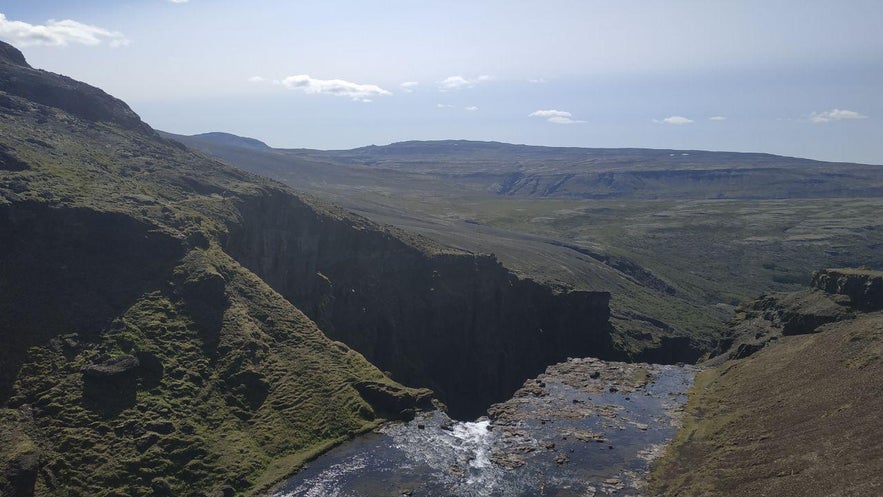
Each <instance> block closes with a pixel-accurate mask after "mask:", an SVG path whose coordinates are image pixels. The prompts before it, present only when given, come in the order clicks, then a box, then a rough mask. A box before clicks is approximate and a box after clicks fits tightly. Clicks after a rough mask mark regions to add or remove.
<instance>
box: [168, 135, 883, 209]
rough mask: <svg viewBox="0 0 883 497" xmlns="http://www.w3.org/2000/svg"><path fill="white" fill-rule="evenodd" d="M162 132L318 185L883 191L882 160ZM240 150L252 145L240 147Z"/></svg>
mask: <svg viewBox="0 0 883 497" xmlns="http://www.w3.org/2000/svg"><path fill="white" fill-rule="evenodd" d="M164 136H168V137H170V138H174V139H176V140H179V141H181V142H183V143H185V144H187V145H189V146H192V147H194V148H197V149H200V150H203V151H204V152H207V153H209V154H212V155H215V156H217V157H219V158H222V159H225V160H228V161H229V162H231V163H233V164H236V165H237V166H239V167H241V168H243V169H246V170H249V171H251V172H254V173H257V174H261V175H264V176H269V177H272V178H276V179H281V180H283V181H285V178H296V179H297V182H298V184H300V185H307V184H313V185H317V186H318V187H321V185H323V184H324V185H328V184H340V185H344V184H348V185H351V186H360V187H365V186H369V185H385V186H386V187H393V188H401V189H403V190H407V189H408V188H410V186H409V184H410V183H411V181H412V180H413V181H419V180H421V179H425V178H427V177H430V178H436V179H439V180H440V181H442V182H445V183H447V184H448V185H449V186H448V188H454V189H463V188H465V189H468V190H472V191H477V192H489V193H493V194H497V195H527V196H537V197H555V198H575V199H615V198H632V199H722V198H731V199H752V198H757V199H760V198H763V199H773V198H782V199H785V198H836V197H850V196H883V166H879V165H869V164H854V163H841V162H824V161H817V160H812V159H802V158H795V157H785V156H778V155H772V154H765V153H745V152H713V151H703V150H674V149H642V148H577V147H544V146H533V145H516V144H508V143H500V142H478V141H468V140H440V141H405V142H398V143H392V144H390V145H383V146H376V145H371V146H367V147H360V148H355V149H352V150H311V149H273V148H264V147H262V146H260V145H264V144H263V143H262V142H258V143H260V145H257V144H255V143H254V142H253V141H252V140H253V139H246V138H240V137H232V136H229V135H226V134H219V135H218V134H213V133H210V134H204V135H194V136H189V137H188V136H180V135H171V134H165V135H164ZM243 149H247V150H248V151H249V152H253V151H255V150H257V151H259V152H260V153H257V154H253V153H249V154H243V153H242V150H243ZM368 170H370V171H371V172H370V174H369V173H368ZM396 185H399V186H396ZM439 186H440V185H439ZM444 188H445V187H443V186H441V187H440V189H441V190H444Z"/></svg>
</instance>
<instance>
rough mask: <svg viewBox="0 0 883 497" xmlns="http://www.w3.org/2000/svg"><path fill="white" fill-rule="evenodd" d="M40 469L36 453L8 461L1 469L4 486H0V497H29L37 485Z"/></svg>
mask: <svg viewBox="0 0 883 497" xmlns="http://www.w3.org/2000/svg"><path fill="white" fill-rule="evenodd" d="M39 469H40V455H39V454H38V453H37V452H26V453H24V454H20V455H18V456H17V457H16V458H15V459H13V460H12V461H9V462H8V463H7V465H6V467H5V468H2V471H3V473H2V475H3V478H4V479H5V480H6V481H5V485H2V486H0V495H3V496H8V497H31V496H33V495H34V486H35V485H36V483H37V471H38V470H39Z"/></svg>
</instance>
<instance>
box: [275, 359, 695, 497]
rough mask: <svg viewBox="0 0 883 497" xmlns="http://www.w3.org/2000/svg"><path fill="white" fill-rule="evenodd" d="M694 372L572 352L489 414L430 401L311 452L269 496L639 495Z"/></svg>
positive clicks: (668, 435) (673, 430)
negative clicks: (466, 417) (454, 413)
mask: <svg viewBox="0 0 883 497" xmlns="http://www.w3.org/2000/svg"><path fill="white" fill-rule="evenodd" d="M556 368H557V369H556ZM645 373H646V374H645ZM694 373H695V370H694V369H693V368H690V367H676V366H659V365H646V364H644V365H633V364H623V363H609V362H603V361H597V360H594V359H573V360H570V361H568V362H567V363H562V364H561V365H556V366H552V367H550V368H549V370H547V372H546V373H545V374H543V375H541V376H540V377H539V378H538V379H535V380H529V381H528V382H526V383H525V388H523V389H522V390H519V392H517V393H516V395H515V397H513V399H512V400H510V401H507V402H506V403H503V404H500V405H497V406H494V407H492V408H491V409H490V412H491V414H492V415H493V420H490V419H487V418H482V419H479V420H477V421H470V422H458V421H452V420H451V419H449V418H448V417H447V416H446V415H445V414H444V413H443V412H440V411H434V412H430V413H424V414H422V415H418V417H417V418H416V419H415V420H413V421H411V422H408V423H392V424H388V425H386V426H384V427H383V428H381V429H379V430H377V431H376V432H374V433H370V434H367V435H365V436H362V437H359V438H357V439H355V440H353V441H350V442H347V443H345V444H343V445H341V446H339V447H336V448H335V449H332V450H331V451H329V452H328V453H326V454H324V455H323V456H321V457H319V458H318V459H316V460H315V461H313V462H311V463H310V464H308V465H307V466H305V467H304V469H302V470H301V471H300V472H299V473H297V474H296V475H294V476H293V477H292V478H290V479H289V480H288V481H287V482H285V483H284V484H283V485H282V486H281V487H279V490H277V491H276V492H275V493H274V494H273V497H295V496H297V497H367V496H390V497H393V496H394V497H399V496H413V497H419V496H464V497H472V496H475V497H498V496H499V497H503V496H505V497H517V496H532V497H533V496H561V497H564V496H596V495H597V496H600V495H642V491H643V488H644V484H645V477H646V473H647V469H648V465H649V461H650V460H651V459H652V458H653V457H655V456H656V455H657V454H658V453H659V452H660V451H661V449H662V447H663V446H664V444H665V443H666V442H668V441H670V440H671V439H672V438H673V437H674V435H675V433H676V431H677V426H678V413H679V412H680V409H681V408H682V406H683V404H684V402H685V401H686V396H685V394H686V390H687V389H688V388H689V387H690V385H691V384H692V380H693V375H694ZM642 378H643V380H641V379H642Z"/></svg>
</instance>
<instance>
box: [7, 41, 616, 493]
mask: <svg viewBox="0 0 883 497" xmlns="http://www.w3.org/2000/svg"><path fill="white" fill-rule="evenodd" d="M90 102H91V103H90ZM0 240H2V241H3V243H2V244H0V343H3V344H4V347H3V348H2V349H0V491H2V493H3V495H31V493H36V494H37V495H71V496H75V495H151V494H152V495H194V496H196V495H205V494H208V493H213V494H214V495H224V496H228V495H241V494H248V493H251V492H253V491H254V490H255V489H257V488H260V487H262V486H263V485H266V484H268V483H270V482H272V481H274V480H276V479H278V478H280V477H282V476H283V475H284V474H286V473H287V472H289V471H291V470H292V469H293V468H295V467H296V466H297V465H298V464H299V463H300V462H302V461H303V460H304V458H305V457H308V456H309V455H310V454H313V453H315V452H316V451H318V450H321V449H322V448H323V447H327V446H328V445H329V444H332V443H335V442H337V441H339V440H341V439H342V438H345V437H347V436H352V435H353V434H354V433H356V432H359V431H362V430H365V429H368V428H370V427H372V426H375V425H376V424H377V423H378V422H379V421H380V420H382V419H389V418H392V417H401V416H409V415H411V413H412V409H414V408H416V407H420V406H425V405H426V404H427V402H428V399H429V392H428V391H427V390H423V389H421V390H417V389H409V388H406V387H403V386H402V385H400V384H398V383H396V382H394V381H393V380H391V379H389V378H388V377H387V376H386V375H384V374H383V373H382V372H381V371H380V370H379V369H377V368H376V367H374V366H373V365H372V364H370V363H369V362H368V361H367V360H366V359H365V357H364V356H363V355H361V354H360V353H358V352H356V351H354V350H353V349H351V348H350V347H348V346H346V345H344V344H342V343H339V342H334V341H332V340H330V339H329V338H328V337H326V336H325V335H324V334H323V333H322V332H321V331H320V330H319V328H318V327H317V326H316V324H314V322H313V321H312V320H310V319H309V318H308V317H307V316H305V315H304V314H303V313H301V312H300V310H298V309H297V308H296V307H295V305H297V306H299V307H302V308H303V309H305V310H306V311H307V312H308V313H309V314H310V315H312V316H313V317H315V318H316V320H318V321H319V322H320V324H321V325H322V326H327V327H328V330H329V334H331V335H332V336H334V337H340V338H345V339H346V340H348V341H349V342H351V343H352V344H353V345H354V346H357V347H359V348H360V349H362V350H364V351H365V353H366V354H368V355H370V356H371V358H373V359H375V360H377V361H378V363H381V364H382V365H383V367H384V368H386V369H389V370H391V371H392V372H393V373H394V374H395V375H396V377H400V378H406V379H408V380H414V381H415V382H417V384H424V385H435V386H437V387H438V388H439V389H440V391H441V392H443V394H444V396H445V400H448V401H449V402H450V403H451V404H452V406H457V407H458V408H461V409H462V410H463V411H462V412H474V410H475V409H476V406H478V405H479V404H481V403H488V404H489V403H490V402H491V401H492V400H496V399H499V398H502V397H503V396H505V394H507V393H509V391H512V390H514V389H515V388H516V387H517V386H518V385H519V384H520V383H521V382H522V381H523V380H524V379H525V378H527V377H529V376H531V375H534V374H535V373H536V372H538V371H539V370H541V369H542V368H543V367H544V366H545V365H547V364H548V363H551V362H555V361H557V360H560V359H563V358H564V357H566V356H567V355H577V354H587V355H588V354H594V353H598V354H607V353H611V347H610V345H609V337H608V324H607V315H608V310H607V306H606V303H607V299H608V298H609V296H608V295H607V294H606V293H592V292H569V291H566V290H552V289H550V288H547V287H544V286H541V285H538V284H536V283H533V282H530V281H525V280H520V279H518V278H516V277H514V276H513V275H512V274H510V273H509V272H508V271H507V270H505V269H504V268H502V267H501V266H500V265H499V264H498V263H497V262H496V261H495V260H494V259H493V258H492V257H485V256H475V255H472V254H466V253H453V252H444V251H441V250H438V249H436V248H434V247H432V246H431V245H430V244H429V243H428V242H426V241H425V240H420V239H417V238H414V237H408V236H405V235H404V234H402V233H399V232H396V231H391V230H388V229H384V228H381V227H378V226H377V225H374V224H372V223H370V222H368V221H366V220H364V219H361V218H358V217H356V216H352V215H350V214H347V213H345V212H342V211H339V210H337V209H334V208H331V207H326V206H322V205H319V204H318V203H316V202H314V201H312V200H305V199H302V198H299V197H297V196H295V195H294V194H293V193H292V192H291V191H290V190H288V189H287V188H285V187H284V186H281V185H278V184H275V183H271V182H268V181H266V180H262V179H260V178H257V177H254V176H251V175H248V174H245V173H242V172H239V171H236V170H234V169H232V168H230V167H228V166H225V165H223V164H220V163H218V162H216V161H212V160H209V159H207V158H205V157H204V156H201V155H199V154H196V153H194V152H192V151H190V150H187V149H186V148H184V147H183V146H181V145H180V144H177V143H175V142H170V141H167V140H163V139H161V138H160V137H158V136H157V135H156V134H155V133H154V132H153V130H151V129H150V128H149V127H147V126H146V125H145V124H143V123H142V122H141V121H140V119H138V117H137V115H135V114H134V113H133V112H132V111H131V110H130V109H129V108H128V107H127V106H126V105H125V104H124V103H122V102H120V101H119V100H116V99H113V98H112V97H110V96H108V95H106V94H104V93H103V92H101V91H100V90H97V89H95V88H92V87H89V86H87V85H84V84H82V83H77V82H75V81H72V80H70V79H68V78H64V77H61V76H57V75H53V74H51V73H46V72H44V71H39V70H35V69H32V68H30V67H29V66H28V65H27V63H26V62H25V61H24V58H23V57H22V56H21V54H20V53H19V52H18V51H17V50H15V49H14V48H12V47H10V46H8V45H5V44H2V43H0ZM260 277H263V278H265V280H266V281H264V280H262V279H260ZM280 293H281V294H280ZM507 389H508V390H507Z"/></svg>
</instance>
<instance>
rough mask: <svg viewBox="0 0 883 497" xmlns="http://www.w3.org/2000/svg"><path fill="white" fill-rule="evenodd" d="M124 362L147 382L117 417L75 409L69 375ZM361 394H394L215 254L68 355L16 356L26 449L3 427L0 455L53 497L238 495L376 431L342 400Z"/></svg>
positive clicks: (198, 259) (76, 394) (372, 420)
mask: <svg viewBox="0 0 883 497" xmlns="http://www.w3.org/2000/svg"><path fill="white" fill-rule="evenodd" d="M217 277H220V278H222V281H223V286H222V287H221V293H222V295H223V299H220V300H217V299H215V300H211V299H210V301H211V302H214V304H216V305H217V306H218V307H216V308H213V309H206V308H199V309H194V307H193V299H194V297H192V296H186V297H185V296H184V295H185V294H187V292H186V291H183V288H184V287H186V286H188V285H197V286H199V285H200V284H201V283H200V282H205V281H206V280H207V279H208V280H211V279H214V278H217ZM216 291H217V289H213V290H211V291H210V293H212V292H216ZM214 297H216V296H214ZM214 297H212V298H214ZM203 304H205V302H202V303H201V304H200V305H203ZM205 312H212V313H215V314H217V316H219V319H218V321H217V323H218V325H219V329H218V330H212V331H211V332H207V331H206V330H205V329H204V325H205V322H203V321H197V320H196V319H194V314H200V313H205ZM126 354H142V357H143V356H144V354H149V356H150V357H153V358H155V359H156V360H157V361H158V363H160V364H161V372H160V373H159V374H160V378H159V379H158V381H156V378H154V381H147V379H146V378H145V375H144V374H142V376H141V377H139V380H138V383H137V385H136V386H134V387H133V388H136V391H135V392H133V402H132V404H131V405H127V406H125V407H124V408H122V409H120V410H115V411H112V412H107V411H104V410H102V409H101V408H100V407H101V406H100V405H94V404H90V403H89V402H86V399H84V395H83V376H82V373H81V370H82V369H83V368H84V367H85V366H87V365H89V364H95V363H98V362H100V361H102V360H106V359H107V358H112V357H117V356H121V355H126ZM139 367H140V366H139ZM153 374H154V375H155V374H156V372H155V371H154V373H153ZM245 377H247V378H252V380H243V378H245ZM254 378H260V381H261V382H263V384H264V385H265V386H266V391H265V392H263V394H262V396H260V398H258V399H255V398H248V397H247V396H249V395H253V393H254V384H253V383H248V381H252V382H253V381H254ZM361 381H374V382H381V383H384V382H385V383H389V384H390V385H393V383H392V382H391V381H390V380H389V379H388V378H386V377H385V376H384V375H383V373H381V372H380V371H379V370H377V369H376V368H374V367H373V366H372V365H371V364H369V363H368V362H367V361H366V360H365V359H364V358H363V357H362V356H361V355H359V354H357V353H356V352H354V351H352V350H350V349H348V348H346V347H342V346H341V345H340V344H339V343H334V342H332V341H330V340H329V339H327V338H326V337H325V336H324V335H323V334H322V333H321V332H320V331H319V330H318V328H316V326H315V325H314V324H313V323H312V322H311V321H309V319H307V318H306V317H305V316H304V315H303V314H302V313H300V311H298V310H297V309H295V308H294V307H293V306H292V305H291V304H290V303H288V302H287V301H286V300H285V299H283V298H282V297H280V296H279V295H278V294H276V293H275V292H273V291H272V290H271V289H270V288H269V287H267V285H266V284H264V283H263V282H262V281H261V280H260V279H258V278H257V277H255V276H254V275H252V274H251V273H249V272H248V271H247V270H245V269H243V268H241V267H240V266H239V265H238V264H237V263H236V262H234V261H233V260H232V259H230V258H229V257H228V256H226V255H225V254H224V253H223V252H222V251H221V250H220V249H218V248H217V247H211V248H209V249H207V250H202V249H195V250H193V251H191V252H190V253H189V254H188V255H187V256H186V257H185V258H184V259H183V260H182V262H181V264H180V265H179V266H178V267H176V268H175V269H174V270H173V271H172V272H171V274H169V276H168V281H167V282H166V284H164V285H163V286H162V287H161V288H156V289H154V290H152V291H149V292H147V293H145V294H144V295H143V296H142V297H141V298H140V299H138V301H137V302H135V303H134V304H133V305H132V306H131V307H130V308H128V309H127V310H126V311H125V312H124V313H123V314H122V315H121V316H119V317H118V318H117V319H116V321H115V324H114V325H113V326H112V327H111V330H110V331H109V332H108V333H107V334H105V335H102V336H101V337H100V338H98V339H97V340H95V341H92V342H87V343H84V344H83V345H82V347H81V349H80V350H79V351H78V352H77V353H76V354H75V355H73V356H70V357H69V356H66V355H65V354H64V353H63V352H62V351H59V350H53V348H52V347H48V346H43V347H33V348H32V349H31V350H30V351H29V354H28V358H27V361H26V362H25V364H24V366H23V367H22V369H21V371H20V374H19V377H18V381H17V382H16V385H15V394H14V396H13V399H12V400H11V405H12V406H13V407H18V406H25V405H31V406H33V407H34V409H35V412H36V415H35V417H34V421H33V426H32V427H31V428H30V429H31V431H32V432H33V433H34V434H35V437H36V438H35V439H34V441H31V438H29V437H27V436H24V435H18V434H21V433H22V431H21V429H17V428H15V427H14V426H13V427H12V428H10V423H9V421H8V420H6V418H8V417H9V416H5V417H4V420H6V421H3V423H2V424H0V434H2V436H4V437H6V438H4V440H6V439H9V441H10V443H4V444H2V447H3V452H2V455H3V457H4V458H8V457H14V455H15V454H17V453H19V452H20V451H22V450H30V449H29V448H33V447H36V446H39V448H40V451H41V453H42V454H43V458H44V461H45V467H46V468H47V469H48V471H49V472H51V474H53V475H54V478H55V479H56V482H57V484H59V485H60V486H59V488H63V489H64V490H63V491H64V494H65V495H102V494H104V493H107V492H117V493H118V494H120V495H144V494H148V493H150V492H153V491H157V492H165V491H166V489H167V490H168V491H169V492H171V494H172V495H203V494H204V493H205V490H206V489H211V488H216V487H218V486H221V485H230V486H231V487H233V488H234V489H236V491H237V493H240V494H245V493H248V492H250V491H252V489H254V488H256V487H266V486H268V485H270V484H271V483H273V482H275V481H277V480H278V479H280V478H282V477H284V476H286V475H288V474H290V473H291V472H292V471H294V470H295V469H296V468H297V467H298V466H299V465H301V464H302V463H303V462H304V461H305V460H307V459H308V458H309V457H311V456H312V455H314V454H317V453H319V452H321V451H323V450H325V449H327V448H328V447H329V445H330V444H334V443H337V442H339V441H341V440H343V439H346V438H348V437H349V436H350V435H352V434H354V433H359V432H362V431H364V430H367V429H371V428H373V427H375V426H376V425H377V423H378V422H379V421H380V420H381V418H380V417H379V416H376V415H375V414H374V410H373V407H372V406H371V405H369V404H368V403H367V402H365V401H364V400H363V399H362V398H361V396H360V395H359V393H358V391H357V390H356V389H355V388H354V384H356V383H358V382H361ZM243 382H246V383H243ZM245 387H248V388H245ZM405 391H408V392H409V393H410V392H412V391H411V390H409V389H405ZM107 393H108V395H110V394H111V392H107ZM104 400H108V401H109V400H110V399H104ZM96 402H97V403H98V404H100V403H101V402H102V399H101V398H99V399H97V400H96ZM3 412H4V413H14V412H16V411H13V410H9V409H7V410H4V411H3ZM40 488H42V489H43V490H40V491H39V492H38V494H43V493H45V494H57V491H53V490H51V489H50V486H49V485H43V486H41V487H40ZM157 489H159V490H157Z"/></svg>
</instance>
